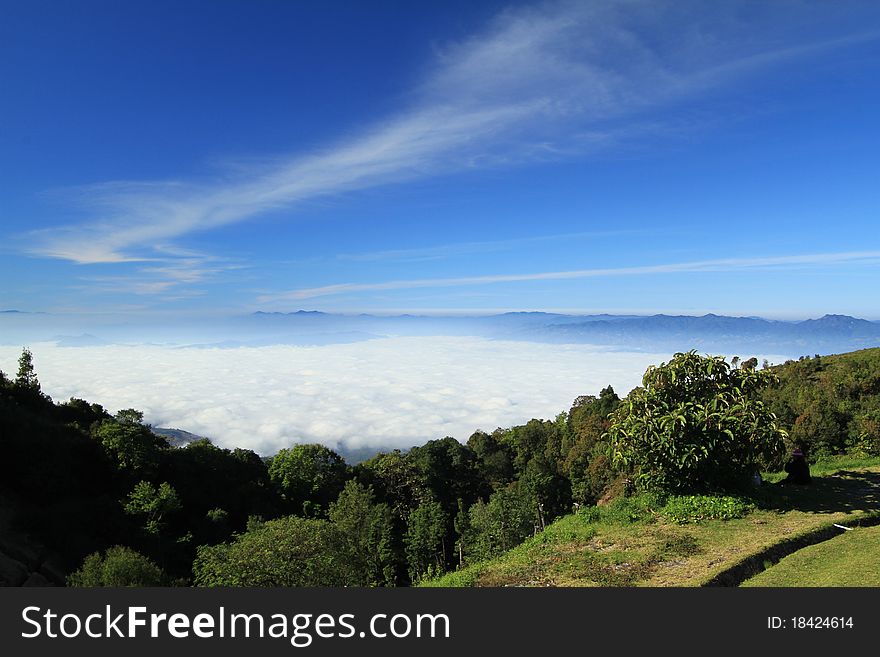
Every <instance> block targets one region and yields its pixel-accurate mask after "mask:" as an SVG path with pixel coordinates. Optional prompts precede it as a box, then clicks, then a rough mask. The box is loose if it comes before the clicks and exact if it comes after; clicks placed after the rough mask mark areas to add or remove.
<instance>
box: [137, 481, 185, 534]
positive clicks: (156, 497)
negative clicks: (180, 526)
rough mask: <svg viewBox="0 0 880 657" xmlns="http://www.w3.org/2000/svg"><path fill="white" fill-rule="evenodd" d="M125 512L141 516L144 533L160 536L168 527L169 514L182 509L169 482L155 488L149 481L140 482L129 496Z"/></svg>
mask: <svg viewBox="0 0 880 657" xmlns="http://www.w3.org/2000/svg"><path fill="white" fill-rule="evenodd" d="M124 508H125V512H126V513H128V514H131V515H133V516H139V517H140V518H141V519H142V521H143V527H144V531H145V532H146V533H147V534H150V535H152V536H159V534H161V533H162V531H164V529H165V527H166V520H167V517H168V515H169V514H171V513H174V512H175V511H179V510H180V508H181V505H180V499H178V497H177V492H176V491H175V490H174V488H172V487H171V484H169V483H168V482H167V481H163V482H162V483H161V484H159V486H154V485H153V484H151V483H150V482H149V481H139V482H138V483H137V484H136V485H135V487H134V490H132V491H131V493H129V495H128V499H127V500H126V502H125V505H124Z"/></svg>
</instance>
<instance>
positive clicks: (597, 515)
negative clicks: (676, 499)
mask: <svg viewBox="0 0 880 657" xmlns="http://www.w3.org/2000/svg"><path fill="white" fill-rule="evenodd" d="M664 503H665V498H664V497H663V495H661V494H659V493H641V494H639V495H633V496H632V497H618V498H617V499H616V500H614V501H613V502H611V503H610V504H606V505H604V506H591V507H586V508H582V509H581V510H580V511H579V512H578V515H580V516H581V517H582V518H584V519H585V520H586V521H587V522H606V523H609V524H615V525H629V524H632V523H636V522H650V521H652V520H653V519H654V517H655V516H656V514H657V513H658V512H659V510H660V509H661V508H663V505H664Z"/></svg>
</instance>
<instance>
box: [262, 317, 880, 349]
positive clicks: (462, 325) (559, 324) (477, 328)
mask: <svg viewBox="0 0 880 657" xmlns="http://www.w3.org/2000/svg"><path fill="white" fill-rule="evenodd" d="M252 319H253V320H254V321H255V322H256V323H258V324H260V325H261V326H262V328H264V329H265V328H268V327H270V326H271V327H272V328H273V329H275V330H281V329H284V330H286V332H287V333H288V334H289V336H290V337H291V338H293V337H294V336H295V335H296V334H297V333H298V332H301V331H304V330H305V329H306V328H307V329H308V331H309V332H316V331H318V330H319V329H321V328H323V329H324V330H325V331H329V332H330V333H329V334H332V333H333V332H334V331H340V330H341V329H342V327H346V328H347V329H348V330H349V331H360V332H361V334H362V335H364V336H376V337H378V336H388V335H479V336H483V337H489V338H492V339H505V340H526V341H532V342H552V343H588V344H595V345H601V346H607V347H618V348H626V349H636V350H663V351H669V350H675V351H686V350H690V349H697V350H698V351H711V352H717V353H734V352H741V353H742V354H743V355H744V354H747V353H759V352H762V353H776V354H783V355H791V356H797V355H813V354H816V353H819V354H829V353H839V352H844V351H853V350H855V349H863V348H867V347H876V346H880V322H872V321H868V320H865V319H858V318H855V317H850V316H848V315H825V316H824V317H821V318H819V319H808V320H805V321H779V320H768V319H763V318H760V317H728V316H724V315H714V314H708V315H702V316H699V317H695V316H690V315H650V316H639V315H607V314H602V315H565V314H558V313H543V312H516V313H504V314H500V315H489V316H447V317H430V316H419V315H397V316H391V317H381V316H375V315H364V314H362V315H337V314H331V313H322V312H318V311H303V310H300V311H297V312H293V313H265V312H257V313H255V314H254V315H253V316H252ZM324 335H325V336H326V335H328V333H326V332H325V333H324ZM352 335H353V334H352V333H349V334H348V337H352Z"/></svg>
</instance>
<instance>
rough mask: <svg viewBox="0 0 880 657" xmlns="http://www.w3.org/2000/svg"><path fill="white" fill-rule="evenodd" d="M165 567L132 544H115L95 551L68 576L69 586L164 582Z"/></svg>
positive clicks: (156, 583)
mask: <svg viewBox="0 0 880 657" xmlns="http://www.w3.org/2000/svg"><path fill="white" fill-rule="evenodd" d="M164 579H165V577H164V576H163V573H162V570H161V569H160V568H159V566H157V565H156V564H155V563H153V562H152V561H150V560H149V559H148V558H147V557H145V556H144V555H142V554H140V553H139V552H135V551H134V550H132V549H131V548H127V547H125V546H122V545H116V546H114V547H111V548H109V549H108V550H107V552H106V553H105V554H104V555H101V553H100V552H94V553H93V554H90V555H89V556H87V557H86V558H85V561H83V565H82V567H81V568H80V569H79V570H77V571H75V572H73V573H71V575H70V576H69V577H68V578H67V585H68V586H162V584H163V580H164Z"/></svg>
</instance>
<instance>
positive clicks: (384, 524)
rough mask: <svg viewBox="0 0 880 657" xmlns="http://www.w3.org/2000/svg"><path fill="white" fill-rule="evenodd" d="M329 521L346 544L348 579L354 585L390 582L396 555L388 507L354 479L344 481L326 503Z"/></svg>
mask: <svg viewBox="0 0 880 657" xmlns="http://www.w3.org/2000/svg"><path fill="white" fill-rule="evenodd" d="M328 515H329V518H330V522H332V523H333V525H334V526H335V527H336V528H337V529H338V530H339V533H340V536H341V537H342V539H343V540H344V541H345V542H346V543H347V544H348V552H349V553H350V555H351V560H350V561H349V562H348V564H347V567H348V568H349V570H350V571H351V576H350V578H349V579H350V580H351V581H352V582H353V583H354V584H356V585H358V586H393V585H394V584H395V582H396V579H397V576H396V555H395V549H394V548H395V541H394V527H393V522H392V519H391V510H390V509H389V508H388V505H387V504H376V503H375V501H374V499H373V490H372V488H370V487H365V486H363V485H361V484H359V483H358V482H356V481H354V480H350V481H348V482H346V484H345V488H343V490H342V492H341V493H340V494H339V498H338V499H337V500H336V502H333V503H331V504H330V512H329V514H328Z"/></svg>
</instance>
